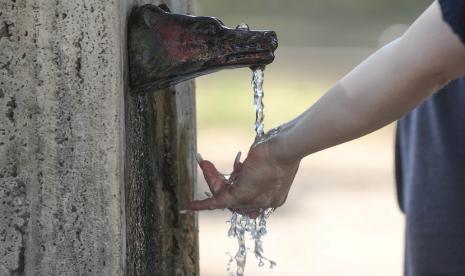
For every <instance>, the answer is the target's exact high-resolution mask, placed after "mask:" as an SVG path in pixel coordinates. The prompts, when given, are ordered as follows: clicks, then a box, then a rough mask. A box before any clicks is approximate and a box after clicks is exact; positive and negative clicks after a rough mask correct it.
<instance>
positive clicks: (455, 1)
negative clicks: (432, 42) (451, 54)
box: [438, 0, 465, 44]
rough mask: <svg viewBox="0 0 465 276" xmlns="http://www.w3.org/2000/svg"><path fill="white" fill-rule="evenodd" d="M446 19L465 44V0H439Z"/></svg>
mask: <svg viewBox="0 0 465 276" xmlns="http://www.w3.org/2000/svg"><path fill="white" fill-rule="evenodd" d="M438 2H439V4H440V6H441V10H442V14H443V18H444V20H445V21H446V22H447V23H448V24H449V25H450V26H451V28H452V30H454V32H455V33H456V34H457V35H458V36H459V37H460V39H461V40H462V42H463V43H464V44H465V0H438Z"/></svg>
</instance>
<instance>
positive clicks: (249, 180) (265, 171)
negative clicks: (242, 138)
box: [188, 139, 299, 217]
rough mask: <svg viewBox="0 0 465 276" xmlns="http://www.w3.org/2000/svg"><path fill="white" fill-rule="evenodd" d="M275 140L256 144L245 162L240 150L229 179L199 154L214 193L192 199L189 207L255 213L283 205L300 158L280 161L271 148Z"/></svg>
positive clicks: (189, 208) (200, 162)
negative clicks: (294, 161) (284, 162)
mask: <svg viewBox="0 0 465 276" xmlns="http://www.w3.org/2000/svg"><path fill="white" fill-rule="evenodd" d="M273 140H274V139H271V140H269V141H267V142H264V143H262V144H259V145H256V146H253V147H252V148H251V149H250V151H249V153H248V155H247V158H246V159H245V160H244V162H243V163H241V162H240V153H239V154H238V155H237V157H236V159H235V161H234V169H233V172H232V173H231V176H230V177H229V179H226V178H225V177H224V175H223V174H221V173H220V172H218V170H217V169H216V167H215V165H214V164H213V163H212V162H210V161H207V160H203V159H202V158H201V157H199V158H198V159H199V160H198V162H199V166H200V168H201V169H202V172H203V175H204V177H205V180H206V182H207V184H208V186H209V187H210V190H211V192H212V197H210V198H207V199H204V200H195V201H192V202H191V203H189V205H188V210H191V211H196V210H213V209H224V208H229V209H231V210H233V211H238V212H243V213H246V214H248V215H249V216H251V217H254V216H256V215H257V212H258V210H260V209H267V208H277V207H279V206H281V205H283V204H284V202H285V201H286V198H287V195H288V192H289V189H290V187H291V185H292V181H293V180H294V177H295V174H296V172H297V169H298V167H299V162H296V163H292V164H283V163H282V162H278V158H276V156H274V155H275V154H274V152H273V151H272V148H271V147H272V146H273V145H272V142H273Z"/></svg>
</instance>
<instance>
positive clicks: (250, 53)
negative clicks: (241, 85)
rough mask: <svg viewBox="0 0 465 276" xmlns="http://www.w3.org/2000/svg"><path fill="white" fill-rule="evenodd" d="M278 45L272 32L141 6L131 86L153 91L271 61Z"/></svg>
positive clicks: (133, 36) (132, 43)
mask: <svg viewBox="0 0 465 276" xmlns="http://www.w3.org/2000/svg"><path fill="white" fill-rule="evenodd" d="M277 47H278V39H277V37H276V33H275V32H273V31H251V30H249V29H248V27H247V28H245V27H238V28H228V27H225V26H224V24H223V22H221V21H220V20H218V19H217V18H214V17H205V16H190V15H182V14H174V13H171V12H170V11H169V9H168V7H167V6H166V5H160V6H154V5H144V6H141V7H137V8H135V9H134V10H133V12H132V14H131V18H130V22H129V42H128V48H129V74H130V83H131V89H132V90H133V91H136V92H148V91H155V90H158V89H162V88H166V87H169V86H171V85H174V84H177V83H179V82H182V81H185V80H189V79H192V78H195V77H198V76H201V75H205V74H209V73H213V72H215V71H218V70H221V69H227V68H239V67H257V66H262V65H267V64H270V63H271V62H273V60H274V51H275V50H276V48H277Z"/></svg>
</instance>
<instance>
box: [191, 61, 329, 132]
mask: <svg viewBox="0 0 465 276" xmlns="http://www.w3.org/2000/svg"><path fill="white" fill-rule="evenodd" d="M251 76H252V73H251V71H250V70H249V69H241V70H240V71H226V72H220V73H216V74H215V75H211V76H206V77H202V78H201V79H199V80H198V81H197V119H198V125H199V127H201V128H210V127H224V128H228V127H234V128H241V129H242V128H244V129H245V128H250V129H253V123H254V120H255V111H254V107H253V92H252V87H251V84H250V82H251ZM264 91H265V97H264V99H263V101H264V105H265V127H266V129H269V128H271V127H274V126H277V125H279V124H281V123H283V122H285V121H287V120H290V119H292V118H293V117H295V116H297V115H298V114H299V113H301V112H302V111H304V110H305V109H306V108H308V107H309V106H310V105H311V104H312V103H314V102H315V101H316V100H317V99H318V98H319V97H320V96H321V94H322V93H323V91H324V89H323V85H321V84H319V83H315V84H313V85H310V84H306V83H304V82H300V83H299V82H298V81H296V80H295V79H293V78H291V77H289V76H283V77H281V78H279V80H278V81H277V82H275V81H273V80H271V79H270V78H267V75H266V74H265V83H264Z"/></svg>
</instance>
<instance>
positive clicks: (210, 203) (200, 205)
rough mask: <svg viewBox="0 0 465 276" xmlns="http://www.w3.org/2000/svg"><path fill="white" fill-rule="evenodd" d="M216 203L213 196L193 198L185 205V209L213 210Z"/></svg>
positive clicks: (215, 207)
mask: <svg viewBox="0 0 465 276" xmlns="http://www.w3.org/2000/svg"><path fill="white" fill-rule="evenodd" d="M217 206H218V203H217V202H216V199H215V198H214V197H209V198H206V199H203V200H194V201H192V202H190V203H189V204H188V205H187V210H190V211H202V210H214V209H218V208H217Z"/></svg>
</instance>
